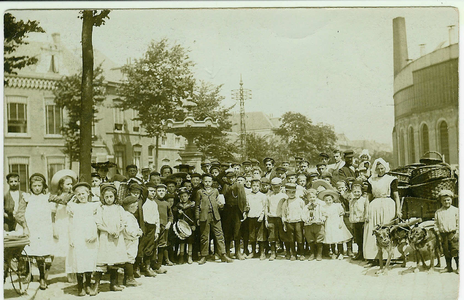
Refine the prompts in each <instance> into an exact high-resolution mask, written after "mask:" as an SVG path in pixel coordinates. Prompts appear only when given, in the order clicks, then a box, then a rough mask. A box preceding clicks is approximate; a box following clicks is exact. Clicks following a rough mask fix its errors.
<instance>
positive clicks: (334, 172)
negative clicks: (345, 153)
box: [327, 150, 345, 176]
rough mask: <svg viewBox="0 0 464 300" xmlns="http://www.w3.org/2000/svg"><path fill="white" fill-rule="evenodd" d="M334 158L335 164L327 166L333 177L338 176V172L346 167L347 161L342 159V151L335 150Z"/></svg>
mask: <svg viewBox="0 0 464 300" xmlns="http://www.w3.org/2000/svg"><path fill="white" fill-rule="evenodd" d="M333 157H334V160H335V163H334V164H331V165H328V166H327V171H329V172H330V173H332V176H333V175H337V174H338V171H339V170H340V169H341V168H342V167H343V166H344V165H345V161H344V160H343V158H342V153H341V151H340V150H334V152H333Z"/></svg>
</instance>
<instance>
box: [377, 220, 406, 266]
mask: <svg viewBox="0 0 464 300" xmlns="http://www.w3.org/2000/svg"><path fill="white" fill-rule="evenodd" d="M408 233H409V228H407V227H401V226H399V225H391V226H381V225H377V228H376V229H375V230H374V231H373V232H372V234H373V235H375V237H376V241H377V248H378V253H377V257H378V259H379V266H380V269H379V270H378V271H377V272H376V274H377V275H378V274H382V273H387V271H388V269H389V267H390V262H391V259H392V258H393V250H394V249H395V247H397V248H398V251H399V252H400V254H401V258H402V260H403V262H402V264H401V266H402V267H403V268H404V267H406V255H405V253H404V247H405V246H406V244H407V237H408ZM383 251H386V252H387V263H386V265H385V268H384V266H383Z"/></svg>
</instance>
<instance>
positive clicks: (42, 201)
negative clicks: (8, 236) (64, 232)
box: [17, 173, 55, 290]
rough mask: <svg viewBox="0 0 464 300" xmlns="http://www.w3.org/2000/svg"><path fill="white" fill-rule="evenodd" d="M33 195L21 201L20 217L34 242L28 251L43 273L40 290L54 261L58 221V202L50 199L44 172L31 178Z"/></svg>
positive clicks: (25, 230) (26, 231)
mask: <svg viewBox="0 0 464 300" xmlns="http://www.w3.org/2000/svg"><path fill="white" fill-rule="evenodd" d="M29 188H30V190H31V194H26V193H25V194H24V200H22V201H20V203H19V207H18V214H17V220H18V223H19V224H20V225H21V226H22V227H23V228H24V233H25V234H26V235H29V240H30V244H29V245H27V246H26V247H25V248H24V250H25V251H26V253H27V254H28V255H29V257H31V258H33V259H34V260H35V261H37V267H38V269H39V276H40V279H39V281H40V289H41V290H45V289H46V288H47V283H46V278H47V276H46V273H47V271H48V270H49V269H50V266H51V263H52V260H53V254H54V253H53V233H54V224H53V222H52V214H53V213H54V211H55V204H54V203H50V202H48V199H49V198H50V194H49V193H47V192H46V189H47V184H46V182H45V177H44V176H43V175H42V174H38V173H36V174H33V175H32V176H31V178H30V179H29Z"/></svg>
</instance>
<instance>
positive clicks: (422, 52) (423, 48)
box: [419, 44, 425, 56]
mask: <svg viewBox="0 0 464 300" xmlns="http://www.w3.org/2000/svg"><path fill="white" fill-rule="evenodd" d="M419 47H420V56H424V55H425V44H419Z"/></svg>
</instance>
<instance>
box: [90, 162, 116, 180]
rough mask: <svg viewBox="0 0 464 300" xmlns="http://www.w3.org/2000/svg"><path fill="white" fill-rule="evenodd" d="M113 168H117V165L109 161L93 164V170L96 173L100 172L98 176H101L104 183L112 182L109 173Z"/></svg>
mask: <svg viewBox="0 0 464 300" xmlns="http://www.w3.org/2000/svg"><path fill="white" fill-rule="evenodd" d="M113 167H116V164H115V163H112V162H109V161H105V162H97V163H92V168H94V169H95V171H96V172H98V174H100V178H101V180H102V183H106V182H109V181H110V180H109V178H108V172H109V169H110V168H113Z"/></svg>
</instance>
